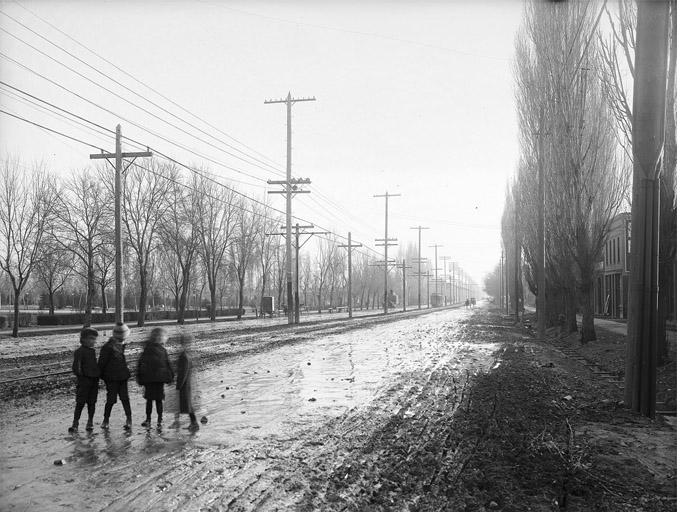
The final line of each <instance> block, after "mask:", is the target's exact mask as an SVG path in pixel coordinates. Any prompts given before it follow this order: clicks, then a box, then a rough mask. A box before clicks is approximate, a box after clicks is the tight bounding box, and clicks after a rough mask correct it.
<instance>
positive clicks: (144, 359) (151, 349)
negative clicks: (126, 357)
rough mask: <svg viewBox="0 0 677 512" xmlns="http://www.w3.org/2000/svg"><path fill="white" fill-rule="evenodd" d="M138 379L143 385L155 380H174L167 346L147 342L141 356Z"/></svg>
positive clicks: (163, 381)
mask: <svg viewBox="0 0 677 512" xmlns="http://www.w3.org/2000/svg"><path fill="white" fill-rule="evenodd" d="M136 380H137V382H138V383H139V384H140V385H142V386H143V385H145V384H152V383H154V382H161V383H164V384H168V383H170V382H172V381H173V380H174V371H173V370H172V365H171V363H170V362H169V356H168V355H167V350H166V349H165V347H163V346H162V345H160V344H159V343H151V342H150V341H149V342H148V343H147V344H146V346H145V348H144V349H143V353H142V354H141V357H140V358H139V366H138V369H137V372H136Z"/></svg>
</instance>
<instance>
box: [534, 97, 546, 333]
mask: <svg viewBox="0 0 677 512" xmlns="http://www.w3.org/2000/svg"><path fill="white" fill-rule="evenodd" d="M538 124H539V126H538V255H537V257H538V295H536V320H537V323H538V325H537V330H538V340H539V341H542V342H544V341H545V169H544V163H543V137H544V136H545V132H544V130H545V127H544V115H543V107H541V112H540V116H539V122H538Z"/></svg>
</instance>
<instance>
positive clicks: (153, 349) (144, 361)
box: [136, 327, 174, 427]
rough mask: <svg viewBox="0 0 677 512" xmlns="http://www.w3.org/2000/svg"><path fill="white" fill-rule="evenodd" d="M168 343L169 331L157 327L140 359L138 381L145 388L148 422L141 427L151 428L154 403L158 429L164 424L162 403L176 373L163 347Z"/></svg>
mask: <svg viewBox="0 0 677 512" xmlns="http://www.w3.org/2000/svg"><path fill="white" fill-rule="evenodd" d="M166 341H167V331H165V330H164V329H163V328H162V327H156V328H155V329H153V330H152V331H151V332H150V338H149V339H148V341H146V346H145V347H144V349H143V353H142V354H141V357H140V358H139V366H138V370H137V372H136V379H137V381H138V383H139V385H141V386H144V387H145V390H144V393H143V397H144V398H145V399H146V421H144V422H143V423H142V424H141V425H142V426H144V427H149V426H150V416H151V413H152V412H153V402H155V408H156V410H157V424H158V427H159V426H160V425H161V424H162V401H163V400H164V399H165V384H169V383H170V382H172V381H173V380H174V372H173V371H172V366H171V363H170V362H169V356H168V355H167V350H166V349H165V347H164V346H163V345H164V343H165V342H166Z"/></svg>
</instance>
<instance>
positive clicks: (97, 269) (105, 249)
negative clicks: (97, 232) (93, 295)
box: [94, 231, 115, 314]
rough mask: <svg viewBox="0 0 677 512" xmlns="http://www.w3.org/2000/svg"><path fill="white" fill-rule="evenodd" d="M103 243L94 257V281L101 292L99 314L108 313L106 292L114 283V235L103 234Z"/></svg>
mask: <svg viewBox="0 0 677 512" xmlns="http://www.w3.org/2000/svg"><path fill="white" fill-rule="evenodd" d="M102 235H103V243H102V244H101V245H100V246H99V251H97V253H96V255H95V256H94V280H95V282H96V284H97V285H98V286H99V290H100V291H101V312H102V313H104V314H105V313H106V312H107V311H108V297H107V296H106V290H108V289H109V288H110V286H111V285H112V284H113V283H114V282H115V243H114V241H113V238H114V234H113V233H110V232H108V231H106V232H104V233H103V234H102Z"/></svg>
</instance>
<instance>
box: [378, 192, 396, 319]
mask: <svg viewBox="0 0 677 512" xmlns="http://www.w3.org/2000/svg"><path fill="white" fill-rule="evenodd" d="M401 195H402V194H388V191H387V190H386V193H385V194H381V195H375V196H374V197H385V198H386V232H385V238H384V239H383V240H380V239H378V238H377V239H376V241H377V242H383V244H376V245H377V246H379V245H383V246H384V248H385V257H384V260H385V262H384V270H385V272H384V273H385V289H384V291H383V313H384V314H388V264H389V262H388V246H389V245H397V244H391V243H390V242H391V241H392V242H396V241H397V238H388V198H389V197H399V196H401Z"/></svg>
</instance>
